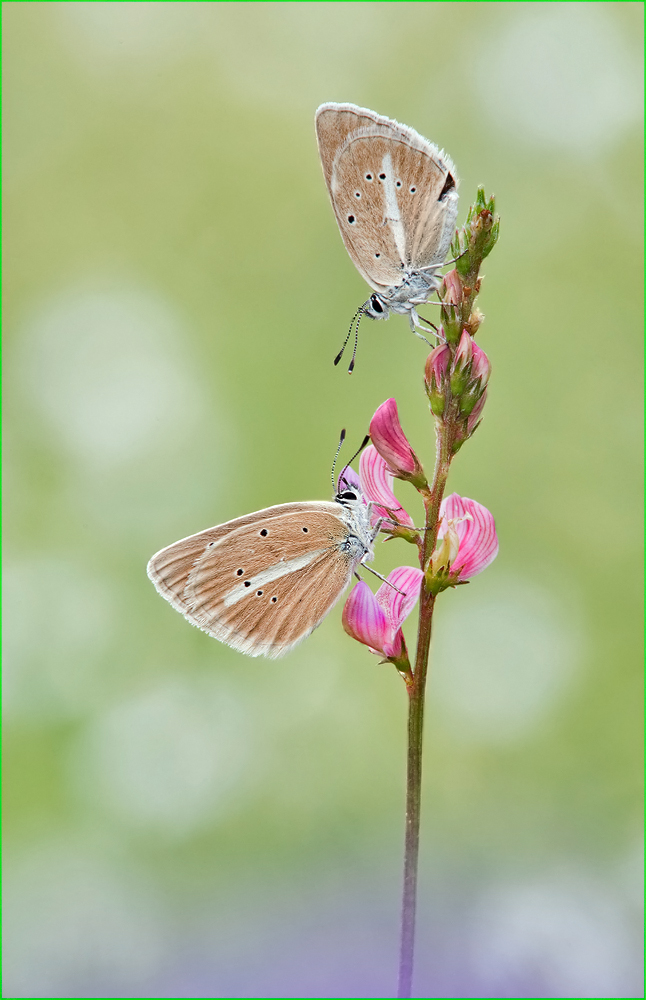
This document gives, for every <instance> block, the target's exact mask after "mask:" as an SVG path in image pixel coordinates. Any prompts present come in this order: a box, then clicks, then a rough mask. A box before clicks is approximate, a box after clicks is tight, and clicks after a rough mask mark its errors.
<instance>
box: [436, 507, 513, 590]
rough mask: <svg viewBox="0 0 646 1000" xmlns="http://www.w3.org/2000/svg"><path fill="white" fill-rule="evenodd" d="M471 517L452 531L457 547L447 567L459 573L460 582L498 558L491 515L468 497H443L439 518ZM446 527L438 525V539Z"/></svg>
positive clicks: (494, 526)
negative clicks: (457, 539) (456, 551)
mask: <svg viewBox="0 0 646 1000" xmlns="http://www.w3.org/2000/svg"><path fill="white" fill-rule="evenodd" d="M465 514H470V515H471V520H465V521H460V522H459V523H458V524H456V525H455V530H456V531H457V533H458V538H459V539H460V548H459V550H458V554H457V557H456V559H455V561H454V563H453V566H452V567H451V568H452V569H453V570H459V571H460V580H468V579H470V578H471V577H472V576H476V575H477V574H478V573H481V572H482V570H483V569H485V568H486V567H487V566H488V565H489V564H490V563H492V562H493V560H494V559H495V558H496V556H497V555H498V537H497V535H496V525H495V521H494V519H493V515H492V514H491V513H490V512H489V511H488V510H487V508H486V507H483V506H482V504H479V503H477V501H475V500H470V499H469V498H468V497H461V496H458V494H457V493H452V494H451V495H450V496H448V497H445V498H444V500H443V501H442V505H441V507H440V517H442V518H459V517H464V515H465ZM445 531H446V527H445V526H443V525H440V531H439V537H443V535H444V533H445Z"/></svg>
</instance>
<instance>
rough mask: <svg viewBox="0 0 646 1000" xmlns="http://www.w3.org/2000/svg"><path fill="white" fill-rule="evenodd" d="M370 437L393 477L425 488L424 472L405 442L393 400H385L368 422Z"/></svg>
mask: <svg viewBox="0 0 646 1000" xmlns="http://www.w3.org/2000/svg"><path fill="white" fill-rule="evenodd" d="M370 437H371V438H372V443H373V444H374V446H375V448H376V449H377V451H378V452H379V454H380V455H381V457H382V458H383V459H384V460H385V462H386V464H387V466H388V468H389V469H390V471H391V472H392V474H393V475H394V476H397V478H398V479H405V480H408V481H409V482H411V483H413V485H414V486H418V487H419V486H426V478H425V476H424V470H423V469H422V465H421V462H420V461H419V459H418V458H417V455H416V454H415V452H414V451H413V449H412V448H411V446H410V445H409V443H408V441H407V440H406V435H405V434H404V432H403V430H402V428H401V424H400V423H399V415H398V413H397V403H396V402H395V400H394V399H387V400H386V402H385V403H382V404H381V406H380V407H378V408H377V410H376V411H375V414H374V416H373V418H372V420H371V421H370Z"/></svg>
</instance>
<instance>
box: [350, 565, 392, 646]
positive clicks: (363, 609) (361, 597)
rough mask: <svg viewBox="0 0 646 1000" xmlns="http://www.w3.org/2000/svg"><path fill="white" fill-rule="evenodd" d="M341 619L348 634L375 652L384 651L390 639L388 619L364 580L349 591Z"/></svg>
mask: <svg viewBox="0 0 646 1000" xmlns="http://www.w3.org/2000/svg"><path fill="white" fill-rule="evenodd" d="M341 620H342V622H343V628H344V629H345V631H346V632H347V633H348V635H349V636H351V637H352V638H353V639H356V640H357V641H358V642H362V643H363V644H364V645H365V646H370V648H371V649H373V650H374V651H375V652H379V653H384V649H385V647H386V646H387V645H388V644H389V639H390V629H389V627H388V621H387V619H386V616H385V614H384V612H383V611H382V609H381V608H380V606H379V605H378V604H377V601H376V599H375V595H374V594H373V592H372V591H371V589H370V587H369V586H368V584H367V583H365V581H364V580H360V581H359V583H358V584H357V585H356V587H353V589H352V590H351V591H350V596H349V597H348V599H347V601H346V602H345V607H344V608H343V617H342V619H341ZM385 655H386V656H388V655H389V654H388V653H385Z"/></svg>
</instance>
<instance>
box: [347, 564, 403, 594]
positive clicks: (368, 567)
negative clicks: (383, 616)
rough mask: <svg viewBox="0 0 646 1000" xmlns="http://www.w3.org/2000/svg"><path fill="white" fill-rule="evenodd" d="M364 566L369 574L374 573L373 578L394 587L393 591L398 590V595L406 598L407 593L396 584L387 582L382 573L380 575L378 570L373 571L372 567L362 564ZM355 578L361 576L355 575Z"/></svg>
mask: <svg viewBox="0 0 646 1000" xmlns="http://www.w3.org/2000/svg"><path fill="white" fill-rule="evenodd" d="M362 566H363V568H364V569H367V570H368V572H369V573H372V575H373V576H377V577H379V579H380V580H381V581H382V583H387V584H388V586H389V587H392V588H393V590H396V591H397V593H398V594H402V596H403V597H406V593H405V591H403V590H400V589H399V587H396V586H395V584H394V583H391V582H390V580H387V579H386V577H385V576H382V575H381V573H378V572H377V570H376V569H373V568H372V567H371V566H366V564H365V563H362ZM355 576H359V574H358V573H355ZM359 579H361V577H360V576H359Z"/></svg>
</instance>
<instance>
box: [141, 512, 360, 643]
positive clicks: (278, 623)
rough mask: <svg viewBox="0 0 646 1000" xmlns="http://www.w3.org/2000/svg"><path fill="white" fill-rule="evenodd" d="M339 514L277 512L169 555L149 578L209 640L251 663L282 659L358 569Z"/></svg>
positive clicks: (197, 538)
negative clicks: (346, 547)
mask: <svg viewBox="0 0 646 1000" xmlns="http://www.w3.org/2000/svg"><path fill="white" fill-rule="evenodd" d="M338 513H339V508H338V505H337V504H334V503H325V502H316V501H315V502H312V503H309V504H308V503H296V504H282V505H281V506H279V507H269V508H267V509H266V510H263V511H257V512H256V513H255V514H249V515H247V516H246V517H242V518H238V519H237V520H235V521H229V522H228V523H227V524H223V525H219V526H218V527H216V528H210V529H208V530H207V531H203V532H200V533H199V534H198V535H192V536H191V537H190V538H186V539H182V541H180V542H176V543H175V544H174V545H170V546H168V548H166V549H162V550H161V552H158V553H157V555H155V556H153V558H152V559H151V561H150V563H149V568H148V575H149V576H150V578H151V580H152V581H153V583H154V584H155V586H156V587H157V590H158V591H159V592H160V594H161V595H162V596H163V597H165V598H166V599H167V600H168V601H170V603H171V604H172V605H173V606H174V607H175V608H177V610H178V611H180V612H181V613H182V614H183V615H184V616H185V617H186V618H187V619H188V620H189V621H190V622H191V623H192V624H193V625H197V626H198V627H199V628H201V629H203V630H204V631H205V632H208V633H209V635H212V636H214V637H215V638H216V639H220V640H221V641H223V642H226V643H228V645H230V646H232V647H233V648H234V649H238V650H240V652H243V653H247V654H249V655H251V656H260V655H264V656H269V657H272V658H273V657H277V656H282V654H283V653H285V652H287V650H288V649H291V648H292V646H294V645H296V643H297V642H300V640H301V639H304V638H305V637H306V636H307V635H309V634H310V632H312V630H313V629H315V628H316V627H317V625H319V624H320V623H321V621H322V620H323V618H324V617H325V615H326V614H327V613H328V611H329V610H330V609H331V608H332V606H333V605H334V604H335V603H336V601H337V600H338V599H339V597H340V596H341V594H342V593H343V591H344V589H345V587H346V586H347V584H348V583H349V581H350V578H351V575H352V572H353V570H354V568H355V566H356V564H357V558H356V556H352V555H351V554H349V553H347V552H346V551H345V550H344V548H343V546H344V542H345V541H346V539H347V537H348V528H347V526H346V524H345V523H344V522H343V521H342V520H341V518H340V517H339V516H338ZM304 529H307V530H304Z"/></svg>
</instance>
